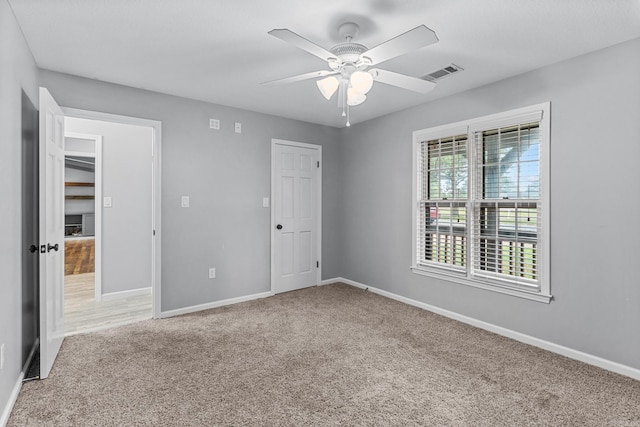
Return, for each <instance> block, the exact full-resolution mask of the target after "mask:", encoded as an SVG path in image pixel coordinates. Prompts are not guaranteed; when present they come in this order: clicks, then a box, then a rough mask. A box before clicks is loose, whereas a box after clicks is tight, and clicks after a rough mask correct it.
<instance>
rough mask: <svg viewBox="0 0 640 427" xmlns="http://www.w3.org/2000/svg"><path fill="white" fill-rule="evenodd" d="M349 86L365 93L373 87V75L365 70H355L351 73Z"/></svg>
mask: <svg viewBox="0 0 640 427" xmlns="http://www.w3.org/2000/svg"><path fill="white" fill-rule="evenodd" d="M351 87H352V88H353V89H354V90H356V91H357V92H359V93H361V94H363V95H365V94H367V93H368V92H369V91H370V90H371V88H372V87H373V76H372V75H371V74H369V73H367V72H366V71H356V72H355V73H353V74H352V75H351Z"/></svg>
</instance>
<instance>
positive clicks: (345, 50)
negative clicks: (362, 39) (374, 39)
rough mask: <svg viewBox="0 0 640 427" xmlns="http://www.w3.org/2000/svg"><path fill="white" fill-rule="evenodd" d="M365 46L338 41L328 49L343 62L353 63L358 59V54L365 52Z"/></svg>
mask: <svg viewBox="0 0 640 427" xmlns="http://www.w3.org/2000/svg"><path fill="white" fill-rule="evenodd" d="M367 50H368V49H367V47H366V46H364V45H361V44H359V43H349V42H347V43H340V44H338V45H335V46H334V47H332V48H331V49H330V52H331V53H333V54H334V55H336V56H337V57H338V58H339V59H340V60H341V61H342V62H343V63H345V64H355V63H356V62H358V60H359V59H360V55H362V54H363V53H364V52H366V51H367Z"/></svg>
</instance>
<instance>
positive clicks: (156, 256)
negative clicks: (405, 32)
mask: <svg viewBox="0 0 640 427" xmlns="http://www.w3.org/2000/svg"><path fill="white" fill-rule="evenodd" d="M62 111H63V112H64V115H65V117H75V118H79V119H89V120H101V121H104V122H113V123H121V124H129V125H137V126H145V127H150V128H152V130H153V132H152V144H151V158H152V162H151V164H152V166H151V171H152V172H151V173H152V178H151V205H152V208H151V228H152V233H153V234H152V236H151V239H152V242H153V244H152V245H151V252H152V253H151V293H152V295H153V296H152V311H153V318H154V319H159V318H160V317H161V301H162V298H161V290H162V286H161V284H162V280H161V273H162V220H161V214H162V203H161V195H162V171H161V164H162V162H161V149H162V122H160V121H158V120H149V119H142V118H138V117H131V116H121V115H118V114H110V113H102V112H98V111H90V110H82V109H77V108H67V107H62ZM100 205H101V207H102V201H100ZM96 221H97V218H96Z"/></svg>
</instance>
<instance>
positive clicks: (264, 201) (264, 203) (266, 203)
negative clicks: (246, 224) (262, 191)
mask: <svg viewBox="0 0 640 427" xmlns="http://www.w3.org/2000/svg"><path fill="white" fill-rule="evenodd" d="M262 207H263V208H268V207H269V198H268V197H263V198H262Z"/></svg>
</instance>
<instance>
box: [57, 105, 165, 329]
mask: <svg viewBox="0 0 640 427" xmlns="http://www.w3.org/2000/svg"><path fill="white" fill-rule="evenodd" d="M153 134H154V129H153V128H152V127H150V126H146V125H138V124H131V123H121V122H119V121H115V120H108V121H107V120H98V119H87V118H82V117H73V116H72V115H71V114H69V113H68V112H65V144H66V145H65V153H66V157H65V171H66V176H65V335H73V334H76V333H82V332H87V331H91V330H96V329H103V328H107V327H112V326H118V325H122V324H127V323H133V322H136V321H140V320H146V319H150V318H152V317H153V310H152V307H153V295H152V294H153V286H152V278H153V261H152V258H153V246H154V236H153V226H152V225H153V223H154V221H153V194H152V193H153V188H154V185H153V182H152V180H153V176H154V174H153V164H152V163H153V162H152V160H153V159H152V157H153V156H152V153H153V152H154V150H153Z"/></svg>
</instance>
